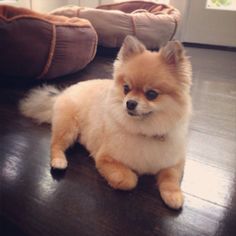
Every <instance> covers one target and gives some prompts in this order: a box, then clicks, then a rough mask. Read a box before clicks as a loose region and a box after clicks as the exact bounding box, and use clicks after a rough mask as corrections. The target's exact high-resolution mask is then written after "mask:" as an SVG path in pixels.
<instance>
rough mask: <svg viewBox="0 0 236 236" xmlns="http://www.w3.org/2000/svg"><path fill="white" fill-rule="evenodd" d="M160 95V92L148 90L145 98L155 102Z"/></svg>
mask: <svg viewBox="0 0 236 236" xmlns="http://www.w3.org/2000/svg"><path fill="white" fill-rule="evenodd" d="M158 95H159V93H158V92H156V91H154V90H148V91H147V92H146V93H145V97H146V98H147V99H148V100H154V99H155V98H157V97H158Z"/></svg>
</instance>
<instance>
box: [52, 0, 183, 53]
mask: <svg viewBox="0 0 236 236" xmlns="http://www.w3.org/2000/svg"><path fill="white" fill-rule="evenodd" d="M50 14H53V15H64V16H68V17H81V18H84V19H87V20H89V21H90V22H91V23H92V25H93V26H94V28H95V30H96V31H97V33H98V43H99V45H102V46H105V47H120V46H121V44H122V42H123V40H124V38H125V36H127V35H134V36H136V37H137V38H138V39H139V40H141V41H142V42H143V43H144V44H145V45H146V47H147V48H149V49H155V48H159V47H161V46H162V45H164V44H166V42H167V41H168V40H171V39H172V38H173V36H174V34H175V32H176V28H177V23H178V21H179V18H180V13H179V11H178V10H177V9H176V8H174V7H172V6H170V5H165V4H157V3H155V2H147V1H127V2H122V3H115V4H109V5H101V6H98V7H97V8H96V9H93V8H86V7H79V6H65V7H61V8H58V9H55V10H54V11H52V12H50Z"/></svg>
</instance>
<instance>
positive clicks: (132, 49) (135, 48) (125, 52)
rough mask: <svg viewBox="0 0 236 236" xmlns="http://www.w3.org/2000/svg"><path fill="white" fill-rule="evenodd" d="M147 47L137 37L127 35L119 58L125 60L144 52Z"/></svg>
mask: <svg viewBox="0 0 236 236" xmlns="http://www.w3.org/2000/svg"><path fill="white" fill-rule="evenodd" d="M145 49H146V47H145V46H144V45H143V44H142V43H141V42H140V41H139V40H138V39H136V38H135V37H133V36H130V35H128V36H126V38H125V39H124V42H123V44H122V46H121V49H120V51H119V53H118V59H119V60H123V61H125V60H126V59H128V58H129V57H131V56H133V55H136V54H139V53H142V52H144V51H145Z"/></svg>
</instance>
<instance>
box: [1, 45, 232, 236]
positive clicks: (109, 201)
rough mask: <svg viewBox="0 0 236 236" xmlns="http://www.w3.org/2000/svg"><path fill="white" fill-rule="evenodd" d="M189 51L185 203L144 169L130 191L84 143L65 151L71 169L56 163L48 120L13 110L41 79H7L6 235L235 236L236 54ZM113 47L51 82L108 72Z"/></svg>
mask: <svg viewBox="0 0 236 236" xmlns="http://www.w3.org/2000/svg"><path fill="white" fill-rule="evenodd" d="M187 51H188V54H189V55H190V56H191V60H192V64H193V87H192V96H193V104H194V115H193V118H192V121H191V125H190V132H189V145H188V153H187V163H186V168H185V173H184V178H183V181H182V187H183V190H184V194H185V204H184V207H183V209H182V210H181V211H173V210H171V209H168V208H167V207H166V206H165V205H164V203H163V202H162V200H161V199H160V196H159V193H158V191H157V189H156V187H155V180H154V178H153V177H151V176H144V177H142V178H141V179H140V181H139V184H138V187H137V188H136V189H135V190H133V191H130V192H122V191H116V190H113V189H111V188H110V187H109V186H108V185H107V184H106V182H105V181H104V180H103V178H102V177H101V176H100V175H99V174H98V172H97V171H96V169H95V167H94V162H93V160H92V159H91V158H89V154H88V153H87V151H86V150H85V149H84V148H83V147H82V146H81V145H79V144H76V145H75V146H74V147H72V148H71V149H69V150H68V152H67V156H68V159H69V167H68V169H67V170H66V171H63V172H58V171H51V170H50V167H49V145H50V126H48V125H42V126H38V125H37V124H35V123H34V122H32V121H31V120H30V119H27V118H25V117H23V116H21V115H20V114H19V111H18V109H17V104H18V101H19V100H20V99H21V98H22V97H23V96H24V94H25V92H26V91H27V90H28V89H29V88H31V87H34V86H36V85H37V83H24V84H22V83H16V81H14V82H10V83H8V84H3V83H2V82H1V89H0V198H1V202H0V204H1V205H0V207H1V208H0V217H1V218H0V220H1V231H0V234H1V235H3V236H8V235H13V236H15V235H17V236H21V235H28V236H34V235H40V236H43V235H47V236H54V235H55V236H60V235H62V236H67V235H68V236H71V235H81V236H86V235H88V236H113V235H114V236H121V235H122V236H153V235H170V236H178V235H181V236H182V235H186V236H191V235H194V236H195V235H199V236H200V235H201V236H202V235H220V236H231V235H236V53H235V52H224V51H217V50H207V49H197V48H187ZM114 55H115V53H114ZM114 55H113V56H109V55H105V53H102V50H100V52H99V53H98V55H97V56H96V58H95V60H94V61H93V62H92V63H91V64H90V65H89V66H87V67H86V68H85V69H84V70H83V71H81V72H78V73H77V74H74V75H71V76H67V77H64V78H61V79H57V80H52V81H51V82H50V83H56V84H58V85H60V86H66V85H69V84H73V83H75V82H77V81H79V80H87V79H92V78H99V77H100V78H105V77H106V78H107V77H108V78H109V77H111V73H112V63H113V60H114Z"/></svg>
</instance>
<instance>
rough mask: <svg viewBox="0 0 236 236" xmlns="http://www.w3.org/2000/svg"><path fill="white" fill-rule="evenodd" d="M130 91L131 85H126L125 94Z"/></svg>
mask: <svg viewBox="0 0 236 236" xmlns="http://www.w3.org/2000/svg"><path fill="white" fill-rule="evenodd" d="M129 91H130V88H129V85H127V84H125V85H124V94H125V95H126V94H127V93H128V92H129Z"/></svg>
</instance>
